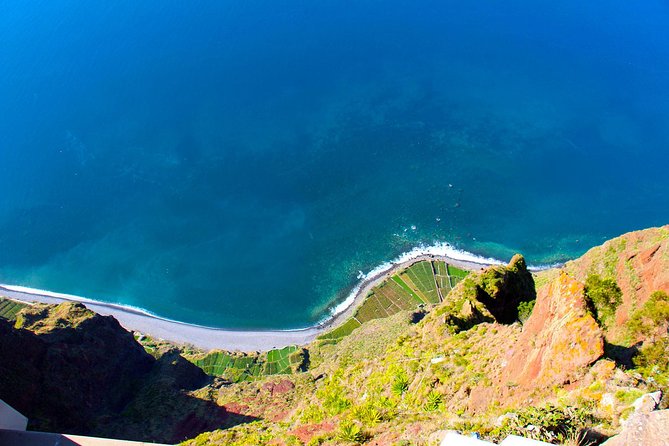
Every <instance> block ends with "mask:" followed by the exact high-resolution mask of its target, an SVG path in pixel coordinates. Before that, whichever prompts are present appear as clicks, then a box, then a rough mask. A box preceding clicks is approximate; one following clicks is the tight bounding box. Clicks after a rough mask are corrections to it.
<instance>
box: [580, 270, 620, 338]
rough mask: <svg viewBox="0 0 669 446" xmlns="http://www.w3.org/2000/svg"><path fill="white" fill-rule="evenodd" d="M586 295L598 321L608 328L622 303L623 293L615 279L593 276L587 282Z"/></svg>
mask: <svg viewBox="0 0 669 446" xmlns="http://www.w3.org/2000/svg"><path fill="white" fill-rule="evenodd" d="M585 295H586V298H587V300H588V303H589V305H590V308H591V311H592V313H593V315H594V316H595V319H597V321H598V322H599V323H600V324H602V325H604V326H608V324H609V322H610V321H611V319H612V318H613V316H614V315H615V313H616V309H617V308H618V306H619V305H620V304H621V302H622V296H623V293H622V291H621V290H620V287H618V284H617V283H616V282H615V280H613V279H602V278H601V277H599V276H598V275H597V274H591V275H589V276H588V278H587V279H586V281H585Z"/></svg>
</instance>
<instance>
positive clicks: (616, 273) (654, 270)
mask: <svg viewBox="0 0 669 446" xmlns="http://www.w3.org/2000/svg"><path fill="white" fill-rule="evenodd" d="M565 270H566V271H568V272H569V274H570V275H572V276H573V277H575V278H576V279H577V280H579V281H581V282H584V283H585V280H586V279H587V277H588V275H591V274H597V275H599V276H601V277H602V278H611V279H614V280H615V281H616V283H617V284H618V286H619V287H620V289H621V290H622V304H621V305H620V306H619V307H618V309H617V311H616V324H617V325H618V326H621V325H622V324H624V323H625V322H626V321H627V320H628V319H629V317H630V316H631V314H632V312H633V311H634V310H636V309H638V308H640V307H641V306H642V305H643V304H644V303H645V302H647V301H648V299H649V298H650V295H651V294H652V293H653V292H654V291H658V290H660V291H666V292H669V225H667V226H662V227H659V228H651V229H645V230H643V231H636V232H630V233H628V234H624V235H622V236H620V237H616V238H614V239H611V240H609V241H607V242H606V243H604V244H603V245H601V246H597V247H595V248H592V249H591V250H589V251H588V252H586V253H585V254H584V255H583V256H582V257H581V258H579V259H577V260H574V261H572V262H568V263H567V264H566V265H565Z"/></svg>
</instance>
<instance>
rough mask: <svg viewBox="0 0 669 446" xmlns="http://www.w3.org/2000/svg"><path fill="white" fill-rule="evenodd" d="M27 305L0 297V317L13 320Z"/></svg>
mask: <svg viewBox="0 0 669 446" xmlns="http://www.w3.org/2000/svg"><path fill="white" fill-rule="evenodd" d="M28 306H29V305H28V304H24V303H21V302H17V301H15V300H11V299H5V298H2V297H0V318H3V319H7V320H9V321H15V320H16V314H17V313H18V312H19V311H21V310H22V309H24V308H26V307H28Z"/></svg>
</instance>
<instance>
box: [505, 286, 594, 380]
mask: <svg viewBox="0 0 669 446" xmlns="http://www.w3.org/2000/svg"><path fill="white" fill-rule="evenodd" d="M603 353H604V337H603V334H602V331H601V329H600V328H599V325H598V324H597V322H596V321H595V319H594V318H593V317H592V316H591V315H590V314H589V313H588V312H587V310H586V302H585V297H584V291H583V285H582V284H581V283H580V282H578V281H576V280H575V279H573V278H571V277H569V276H568V275H567V274H565V273H560V275H559V276H558V277H557V278H556V279H555V280H554V281H553V282H552V283H551V284H549V285H548V286H547V287H544V288H543V289H542V290H541V291H540V293H539V295H538V296H537V303H536V305H535V307H534V311H533V312H532V316H531V317H530V318H529V319H528V321H527V322H526V324H525V325H524V327H523V333H522V334H521V336H520V338H519V340H518V344H517V346H516V348H514V349H513V350H512V351H511V352H509V354H508V355H507V365H506V367H505V368H504V369H503V372H502V380H503V382H513V383H516V384H517V385H518V386H519V387H520V388H530V387H534V388H536V387H547V386H552V385H556V384H558V385H559V384H564V383H567V382H569V381H570V380H572V379H574V378H575V377H576V376H577V375H578V373H579V371H581V370H582V369H583V368H584V367H586V366H588V365H590V364H592V363H593V362H595V361H596V360H597V359H599V358H600V357H601V356H602V355H603Z"/></svg>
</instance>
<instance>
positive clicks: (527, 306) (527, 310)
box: [518, 300, 537, 324]
mask: <svg viewBox="0 0 669 446" xmlns="http://www.w3.org/2000/svg"><path fill="white" fill-rule="evenodd" d="M535 303H537V301H536V300H531V301H529V302H521V303H519V304H518V320H519V321H520V322H522V323H523V324H524V323H525V321H527V320H528V319H529V318H530V316H531V315H532V310H534V304H535Z"/></svg>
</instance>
